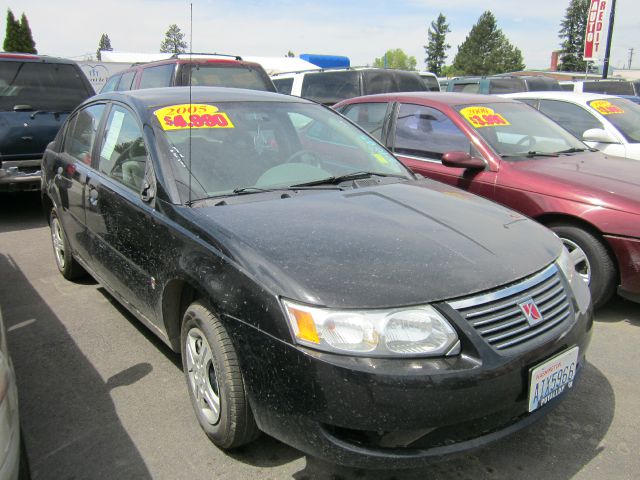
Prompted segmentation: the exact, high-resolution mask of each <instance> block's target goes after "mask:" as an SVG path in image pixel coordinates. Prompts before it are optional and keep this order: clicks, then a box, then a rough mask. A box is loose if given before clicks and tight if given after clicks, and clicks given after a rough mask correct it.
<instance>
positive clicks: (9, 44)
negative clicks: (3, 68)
mask: <svg viewBox="0 0 640 480" xmlns="http://www.w3.org/2000/svg"><path fill="white" fill-rule="evenodd" d="M2 48H4V51H5V52H19V51H20V23H19V22H18V21H17V20H16V18H15V17H14V16H13V12H12V11H11V10H10V9H7V29H6V33H5V37H4V44H3V45H2Z"/></svg>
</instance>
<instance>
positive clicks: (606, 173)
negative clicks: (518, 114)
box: [511, 152, 640, 214]
mask: <svg viewBox="0 0 640 480" xmlns="http://www.w3.org/2000/svg"><path fill="white" fill-rule="evenodd" d="M511 168H513V169H514V170H517V171H519V172H521V173H522V185H518V186H517V187H518V188H521V189H524V190H529V191H536V192H539V193H544V194H546V195H551V196H554V197H561V198H566V199H569V200H574V201H578V202H581V203H586V204H591V205H597V206H600V207H606V208H612V209H614V210H620V211H623V212H631V213H635V214H640V199H639V198H638V192H639V191H640V161H638V160H631V159H628V158H620V157H613V156H609V155H605V154H603V153H602V152H582V153H576V154H571V155H561V156H559V157H544V158H536V159H532V160H528V161H522V162H512V163H511Z"/></svg>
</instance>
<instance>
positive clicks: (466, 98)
mask: <svg viewBox="0 0 640 480" xmlns="http://www.w3.org/2000/svg"><path fill="white" fill-rule="evenodd" d="M357 98H358V100H366V99H370V100H381V101H398V102H410V101H418V102H420V101H428V102H433V103H440V104H445V105H467V104H472V103H474V104H485V103H496V102H498V103H506V102H511V101H512V100H509V99H507V98H501V97H498V96H495V95H481V94H477V93H458V92H397V93H380V94H377V95H367V96H364V97H357ZM351 100H353V99H349V100H345V101H344V103H351ZM341 103H342V102H341Z"/></svg>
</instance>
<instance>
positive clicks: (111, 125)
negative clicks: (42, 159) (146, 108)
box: [86, 104, 161, 321]
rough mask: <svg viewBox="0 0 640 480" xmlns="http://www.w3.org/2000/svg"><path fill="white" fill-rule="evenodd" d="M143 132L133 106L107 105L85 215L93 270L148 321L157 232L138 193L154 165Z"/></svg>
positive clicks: (152, 212)
mask: <svg viewBox="0 0 640 480" xmlns="http://www.w3.org/2000/svg"><path fill="white" fill-rule="evenodd" d="M142 132H143V129H142V126H141V124H140V123H139V121H138V118H137V116H136V115H135V114H134V112H133V111H131V110H129V109H128V108H126V107H125V106H123V105H120V104H113V105H112V106H111V108H110V111H109V113H108V117H107V119H106V121H105V125H104V131H103V135H102V141H101V144H100V145H99V147H98V149H97V152H96V157H95V158H94V165H95V167H96V173H95V175H94V176H93V177H91V178H90V179H89V181H88V193H87V203H86V218H87V229H88V235H89V241H90V253H91V256H92V262H93V266H94V269H95V273H96V274H97V276H98V277H99V279H100V280H101V282H103V283H105V284H106V285H107V286H108V287H110V289H111V290H112V291H113V292H114V293H115V294H116V295H117V296H119V297H120V299H121V300H123V301H125V302H126V303H127V304H129V305H130V306H132V307H133V308H134V309H135V310H136V311H137V312H138V313H140V314H142V315H143V316H144V317H146V318H147V319H148V320H151V321H153V319H154V313H153V305H154V304H155V301H156V298H157V292H156V291H155V288H156V278H157V271H158V269H160V268H161V266H160V262H159V256H160V248H159V246H158V245H159V238H158V237H161V235H159V233H158V226H157V224H156V222H155V220H154V219H155V218H156V216H157V214H156V212H155V210H154V208H153V202H152V201H149V200H148V199H146V198H145V197H144V195H143V191H145V190H146V185H148V184H150V183H152V180H153V168H152V166H151V162H150V159H149V158H148V153H147V152H148V151H149V150H148V148H147V145H146V142H145V139H144V136H143V133H142Z"/></svg>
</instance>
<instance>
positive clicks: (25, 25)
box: [20, 13, 38, 53]
mask: <svg viewBox="0 0 640 480" xmlns="http://www.w3.org/2000/svg"><path fill="white" fill-rule="evenodd" d="M20 42H21V50H20V51H21V52H24V53H38V50H36V42H34V41H33V35H32V34H31V27H29V20H27V16H26V15H25V14H24V13H23V14H22V17H21V18H20Z"/></svg>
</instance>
